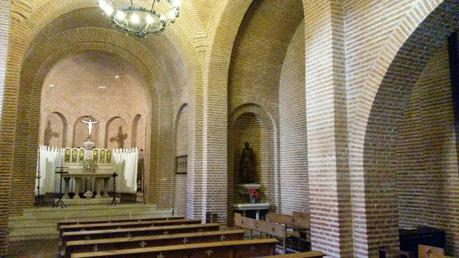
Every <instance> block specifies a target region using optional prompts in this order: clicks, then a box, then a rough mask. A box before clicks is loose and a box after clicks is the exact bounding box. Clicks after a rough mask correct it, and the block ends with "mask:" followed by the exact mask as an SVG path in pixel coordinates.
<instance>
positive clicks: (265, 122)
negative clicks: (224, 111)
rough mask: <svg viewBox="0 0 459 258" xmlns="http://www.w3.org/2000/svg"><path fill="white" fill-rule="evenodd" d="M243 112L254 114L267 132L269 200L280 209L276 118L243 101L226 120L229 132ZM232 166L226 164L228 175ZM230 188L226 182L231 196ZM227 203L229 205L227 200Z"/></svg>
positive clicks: (229, 184) (229, 153)
mask: <svg viewBox="0 0 459 258" xmlns="http://www.w3.org/2000/svg"><path fill="white" fill-rule="evenodd" d="M245 114H253V115H255V117H256V118H257V119H258V120H259V122H260V126H261V127H262V129H263V130H265V133H267V134H268V140H270V141H271V143H272V146H271V147H272V148H271V149H272V153H271V155H270V156H271V157H270V158H269V160H270V161H272V167H273V171H272V172H273V175H272V176H273V178H272V181H271V182H270V184H271V185H270V187H269V188H271V189H269V190H270V191H272V192H271V195H272V198H271V200H272V202H274V203H272V204H273V205H274V206H275V208H276V209H280V205H281V203H280V190H281V189H280V175H279V161H278V152H279V144H278V141H277V139H278V138H279V137H278V126H277V123H276V120H275V118H274V116H273V115H272V114H271V113H268V112H267V111H266V110H265V109H264V108H263V107H262V106H260V105H258V104H255V103H245V104H242V105H240V106H238V107H237V108H235V109H234V111H233V112H232V113H231V115H230V116H229V122H228V125H229V132H231V131H232V129H233V127H234V126H235V124H236V122H237V120H238V118H240V117H241V116H243V115H245ZM231 137H232V136H231V133H229V137H228V138H231ZM228 145H231V142H230V143H228ZM232 151H233V150H231V148H229V149H228V158H230V157H231V152H232ZM228 162H232V161H230V160H228ZM233 168H234V164H233V165H232V166H231V163H230V165H229V166H228V173H229V174H230V175H231V174H232V170H233ZM230 188H232V184H231V182H229V183H228V191H229V195H230V196H231V195H232V189H230ZM228 204H229V205H230V203H229V202H228ZM228 209H229V211H231V207H230V206H229V207H228Z"/></svg>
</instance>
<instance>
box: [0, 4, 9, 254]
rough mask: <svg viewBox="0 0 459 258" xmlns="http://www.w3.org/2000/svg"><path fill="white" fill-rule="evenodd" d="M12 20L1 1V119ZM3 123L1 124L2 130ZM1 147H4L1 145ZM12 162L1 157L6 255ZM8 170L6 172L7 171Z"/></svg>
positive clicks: (2, 250)
mask: <svg viewBox="0 0 459 258" xmlns="http://www.w3.org/2000/svg"><path fill="white" fill-rule="evenodd" d="M9 22H10V1H9V0H1V1H0V120H1V118H2V115H3V94H4V88H5V74H6V60H7V54H8V32H9ZM1 128H2V125H1V124H0V132H1V131H2V130H1ZM0 148H2V147H1V146H0ZM10 165H11V163H10V162H9V160H8V157H5V158H1V157H0V166H4V167H5V168H6V169H4V170H1V171H0V193H1V195H0V197H1V198H0V256H4V255H6V249H7V244H8V239H7V235H6V228H7V226H8V200H9V191H10V180H11V177H10V173H9V169H8V168H9V166H10ZM5 172H6V173H5Z"/></svg>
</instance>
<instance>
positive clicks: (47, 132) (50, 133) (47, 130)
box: [44, 120, 59, 146]
mask: <svg viewBox="0 0 459 258" xmlns="http://www.w3.org/2000/svg"><path fill="white" fill-rule="evenodd" d="M53 137H59V133H56V132H53V129H52V128H51V121H49V120H48V122H47V123H46V128H45V140H44V144H45V145H46V146H49V145H50V143H51V138H53Z"/></svg>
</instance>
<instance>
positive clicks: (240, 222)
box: [234, 213, 287, 239]
mask: <svg viewBox="0 0 459 258" xmlns="http://www.w3.org/2000/svg"><path fill="white" fill-rule="evenodd" d="M234 225H236V226H238V227H241V228H245V229H249V230H253V231H258V232H262V233H265V234H268V235H270V236H273V237H278V238H281V239H285V238H286V236H287V228H286V227H285V226H284V225H281V224H278V223H273V222H269V221H263V220H257V219H251V218H247V217H244V216H242V215H241V214H239V213H235V214H234Z"/></svg>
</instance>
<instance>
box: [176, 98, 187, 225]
mask: <svg viewBox="0 0 459 258" xmlns="http://www.w3.org/2000/svg"><path fill="white" fill-rule="evenodd" d="M188 109H189V107H188V106H187V105H185V106H183V107H182V108H181V109H180V111H179V114H178V119H177V123H176V126H175V128H176V129H175V130H176V132H175V153H176V156H181V155H188V154H189V142H188V141H189V140H188V139H189V138H188V137H189V134H190V132H189V126H190V124H189V119H190V118H189V113H190V112H189V111H188ZM174 167H175V166H174ZM186 185H187V174H176V175H175V212H176V214H177V215H181V216H184V215H185V214H186V204H187V193H186Z"/></svg>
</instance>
